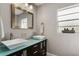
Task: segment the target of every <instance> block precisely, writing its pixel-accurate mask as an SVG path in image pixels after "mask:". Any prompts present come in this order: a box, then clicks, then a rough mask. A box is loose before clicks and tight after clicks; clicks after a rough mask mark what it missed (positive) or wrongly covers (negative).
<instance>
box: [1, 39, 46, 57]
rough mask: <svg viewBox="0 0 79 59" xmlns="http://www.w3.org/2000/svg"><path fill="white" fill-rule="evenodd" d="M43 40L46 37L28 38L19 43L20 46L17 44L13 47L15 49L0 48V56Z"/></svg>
mask: <svg viewBox="0 0 79 59" xmlns="http://www.w3.org/2000/svg"><path fill="white" fill-rule="evenodd" d="M43 40H46V39H28V41H26V42H24V43H22V44H20V46H17V48H15V49H7V48H0V56H7V55H9V54H12V53H15V52H17V51H19V50H22V49H24V48H27V47H29V46H31V45H33V44H36V43H39V42H41V41H43Z"/></svg>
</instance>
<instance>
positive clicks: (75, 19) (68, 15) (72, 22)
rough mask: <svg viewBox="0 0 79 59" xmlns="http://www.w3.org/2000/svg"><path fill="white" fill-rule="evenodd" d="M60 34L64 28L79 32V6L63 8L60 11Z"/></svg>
mask: <svg viewBox="0 0 79 59" xmlns="http://www.w3.org/2000/svg"><path fill="white" fill-rule="evenodd" d="M57 16H58V32H62V30H64V28H68V29H69V30H72V28H74V30H75V32H79V4H76V5H72V6H68V7H65V8H61V9H59V10H58V15H57Z"/></svg>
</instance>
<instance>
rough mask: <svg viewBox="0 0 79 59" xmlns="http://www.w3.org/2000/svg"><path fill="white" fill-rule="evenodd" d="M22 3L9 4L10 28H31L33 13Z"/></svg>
mask: <svg viewBox="0 0 79 59" xmlns="http://www.w3.org/2000/svg"><path fill="white" fill-rule="evenodd" d="M26 9H27V8H26V6H25V5H24V4H18V3H17V4H11V28H13V29H33V22H34V20H33V16H34V15H33V13H31V12H28V11H27V10H26Z"/></svg>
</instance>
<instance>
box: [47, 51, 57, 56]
mask: <svg viewBox="0 0 79 59" xmlns="http://www.w3.org/2000/svg"><path fill="white" fill-rule="evenodd" d="M47 56H56V55H55V54H52V53H49V52H47Z"/></svg>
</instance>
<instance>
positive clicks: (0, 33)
mask: <svg viewBox="0 0 79 59" xmlns="http://www.w3.org/2000/svg"><path fill="white" fill-rule="evenodd" d="M4 36H5V35H4V28H3V20H2V18H1V17H0V41H1V40H2V39H3V38H4Z"/></svg>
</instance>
